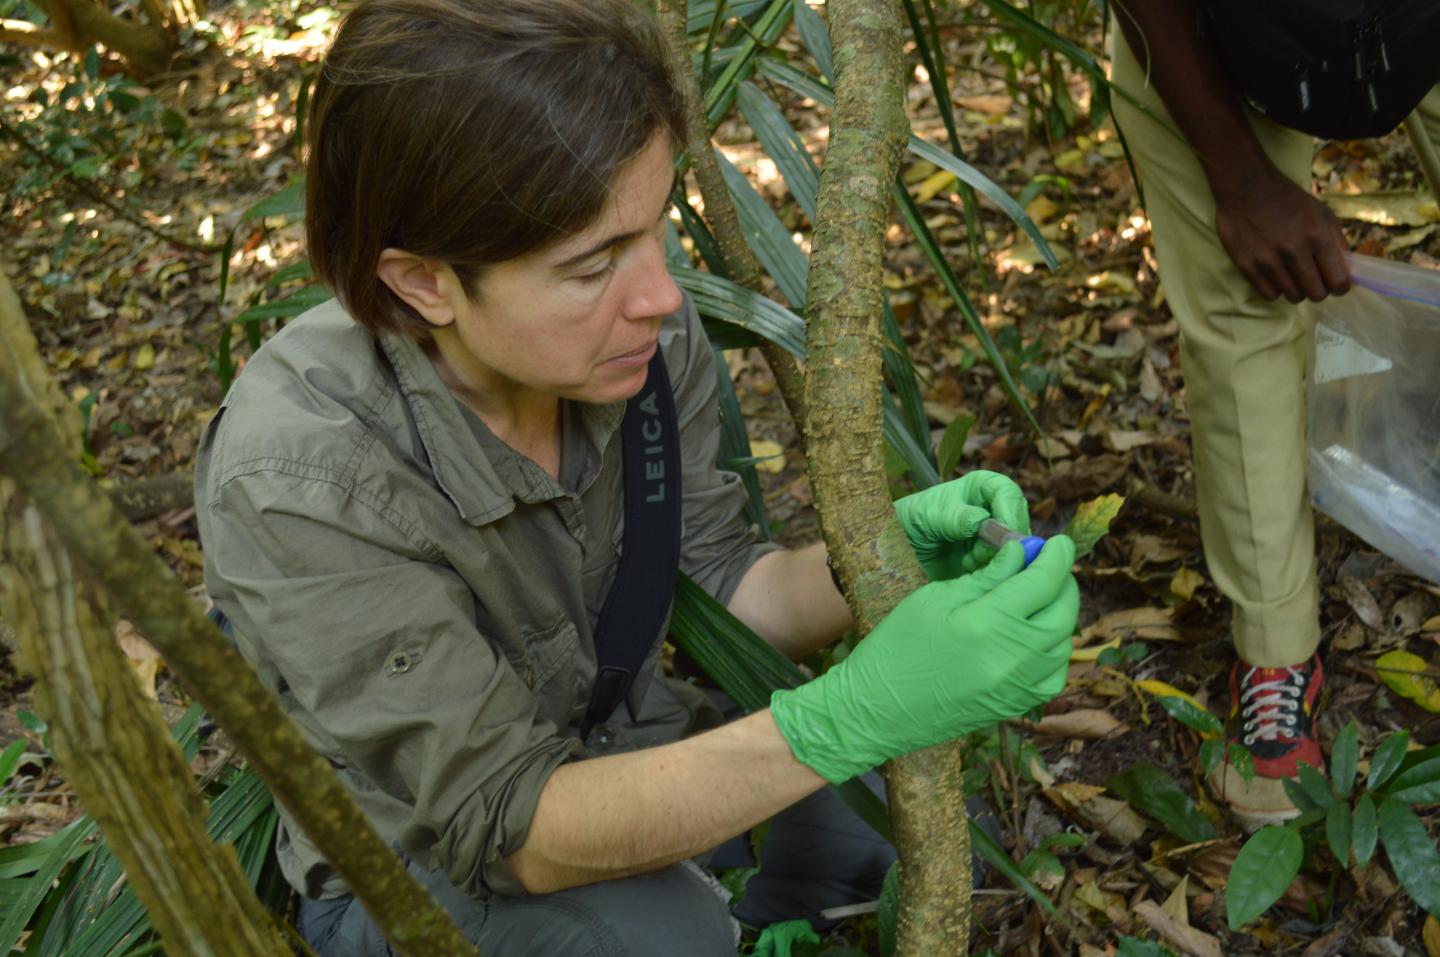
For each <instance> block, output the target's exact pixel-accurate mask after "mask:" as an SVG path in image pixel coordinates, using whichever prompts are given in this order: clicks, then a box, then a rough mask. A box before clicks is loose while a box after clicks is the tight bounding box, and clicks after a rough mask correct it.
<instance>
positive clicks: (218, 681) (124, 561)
mask: <svg viewBox="0 0 1440 957" xmlns="http://www.w3.org/2000/svg"><path fill="white" fill-rule="evenodd" d="M46 381H47V380H46V378H45V376H44V373H43V366H42V363H41V361H40V358H39V355H38V352H37V351H36V348H35V342H34V339H33V337H31V336H30V334H29V330H28V328H27V327H26V326H25V320H24V317H23V316H22V315H21V313H20V306H19V302H18V300H17V299H16V298H15V295H14V293H13V292H12V291H11V289H10V285H9V283H8V281H7V280H6V279H5V277H4V275H3V273H0V475H4V476H8V478H9V479H10V480H11V481H12V482H13V483H14V487H15V488H17V489H18V491H19V492H20V493H21V494H23V495H24V496H25V497H26V498H28V499H29V501H30V503H31V504H32V505H33V507H34V509H35V512H36V513H38V514H39V515H42V516H44V518H45V519H46V520H47V521H48V522H49V523H50V525H51V526H53V528H54V531H55V534H56V537H57V538H58V540H59V543H63V546H64V550H65V551H66V552H68V555H69V557H70V558H71V559H73V560H75V562H76V563H77V565H79V566H80V567H81V568H83V569H84V571H85V572H88V574H89V576H90V577H91V578H93V580H94V581H96V582H97V583H98V584H99V585H100V586H102V587H103V588H104V590H105V591H106V593H107V594H108V596H109V598H110V599H111V600H113V601H114V603H115V604H116V605H117V606H118V607H119V608H120V610H121V611H122V612H123V613H124V614H125V616H126V617H127V618H129V619H130V620H131V621H132V622H134V623H135V624H136V626H137V627H138V628H139V629H140V631H141V632H142V633H143V634H144V635H145V636H146V638H148V639H149V640H150V641H151V643H152V644H154V645H155V647H156V648H157V649H158V650H159V651H160V653H161V654H162V655H164V656H165V660H166V663H167V664H168V665H169V666H170V668H171V669H172V670H173V671H174V672H175V673H176V674H177V675H179V676H180V678H181V679H182V680H184V681H185V683H186V685H187V686H188V687H189V688H190V690H191V691H192V692H193V693H194V695H195V697H196V698H197V699H199V701H200V702H201V704H203V705H204V706H205V708H206V709H207V710H208V711H209V712H210V715H211V716H212V717H213V718H214V719H215V720H216V722H217V723H219V725H220V726H221V727H223V728H224V729H225V731H226V732H227V733H228V734H229V735H230V738H231V740H233V741H234V742H235V744H236V745H237V747H238V748H239V749H240V751H241V753H243V754H244V755H245V757H246V758H247V759H248V760H249V761H250V764H251V766H252V767H254V768H255V770H256V771H257V772H258V773H259V775H260V776H261V778H263V779H264V781H265V783H266V784H267V785H268V786H269V788H270V791H271V793H272V794H273V795H274V796H275V798H276V799H277V800H279V801H281V802H282V803H284V805H285V806H286V807H287V808H288V809H289V810H290V811H291V812H292V813H293V814H294V816H295V818H296V820H297V821H298V822H299V823H300V826H301V827H302V828H304V830H305V832H306V834H308V835H309V836H310V837H311V838H312V839H313V840H314V841H315V842H316V844H317V845H318V846H319V847H320V849H321V850H322V852H324V854H325V855H326V857H327V859H328V860H329V861H330V863H331V864H332V865H333V866H334V867H335V870H336V871H337V872H338V873H339V874H340V876H341V878H342V879H343V880H344V881H345V882H346V884H348V885H349V887H350V889H351V890H352V891H353V892H354V893H355V895H356V897H358V898H359V899H360V900H361V902H362V903H363V904H364V905H365V907H366V909H367V910H368V911H369V912H370V914H371V916H372V917H373V918H374V919H375V922H376V924H377V925H378V926H379V927H380V928H381V930H382V931H383V932H384V933H385V935H386V937H387V938H388V939H389V940H390V943H391V945H392V947H393V948H394V949H395V951H396V952H397V953H399V954H404V955H406V957H462V955H463V957H471V955H474V953H475V949H474V948H473V947H471V946H470V945H469V944H468V943H467V942H466V941H465V940H464V938H463V937H461V935H460V933H459V931H457V930H456V929H455V926H454V924H453V923H452V922H451V921H450V919H449V917H448V916H447V915H446V914H445V912H444V911H443V910H441V909H440V908H439V907H438V906H437V905H436V904H435V902H434V900H433V899H432V898H431V897H430V896H429V895H428V894H427V893H426V892H425V890H424V889H423V888H422V887H420V885H419V884H418V883H416V882H415V881H414V880H413V879H411V878H410V876H409V875H408V874H407V873H406V871H405V868H404V867H403V866H402V864H401V862H400V859H399V857H398V856H397V855H396V854H395V852H394V851H393V850H391V849H390V847H389V846H388V845H386V844H385V842H384V841H382V840H381V839H380V837H379V836H378V835H377V834H376V833H375V831H374V829H373V828H371V827H370V823H369V821H368V820H367V819H366V818H365V816H364V815H363V814H362V813H361V812H360V809H359V808H358V807H357V806H356V804H355V802H354V800H353V799H352V798H351V797H350V794H349V792H348V791H346V790H345V788H344V786H343V785H342V784H341V783H340V780H339V778H337V777H336V775H335V773H334V771H333V770H332V769H331V768H330V765H329V763H328V762H326V761H325V760H324V759H323V758H321V757H320V756H319V755H318V754H316V753H315V752H314V751H313V750H312V749H311V748H310V747H309V745H308V744H307V743H306V742H305V740H304V738H303V737H302V736H301V734H300V731H299V729H297V728H296V727H295V725H294V724H293V723H292V722H291V721H290V720H289V718H288V717H286V716H285V714H284V713H283V712H282V711H281V710H280V707H279V705H278V703H277V702H276V700H275V698H274V696H273V695H272V694H270V692H269V691H267V690H266V689H265V688H264V686H262V685H261V684H260V681H259V679H258V678H257V677H256V676H255V673H254V671H252V670H251V668H250V666H249V665H248V664H246V662H245V661H244V660H243V659H242V658H241V657H240V656H239V654H238V653H237V652H236V651H235V649H234V648H233V647H232V646H231V644H230V642H229V641H227V640H226V639H225V637H224V636H223V635H221V634H220V632H219V631H218V630H217V629H216V628H215V626H214V625H213V624H211V623H210V622H209V621H208V620H207V619H206V618H205V615H204V613H203V612H201V611H200V608H199V606H198V605H197V604H196V603H195V602H194V601H193V600H192V599H191V598H190V596H189V595H188V594H186V592H185V589H184V588H182V587H181V586H180V584H179V582H178V581H176V580H175V578H174V576H173V575H172V574H171V573H170V571H169V569H167V568H166V567H165V564H164V563H163V562H162V561H161V560H160V559H159V557H157V556H156V555H155V554H154V552H152V551H151V549H150V547H149V545H148V544H147V543H146V542H145V540H144V539H143V538H141V537H140V535H139V534H138V533H137V532H136V531H135V530H134V529H133V528H131V527H130V525H129V524H128V523H127V522H126V521H125V520H124V518H123V517H122V516H121V515H120V513H119V512H118V511H117V510H116V508H115V506H114V504H113V503H112V502H111V501H110V499H109V497H108V496H106V495H105V493H104V492H102V491H101V490H100V489H99V488H98V487H96V485H95V483H94V482H93V481H92V480H91V479H90V477H89V476H88V475H86V474H85V472H84V471H83V470H82V469H81V468H80V466H79V464H78V459H77V457H76V456H75V455H74V454H72V446H73V444H74V438H73V437H74V436H78V435H79V430H78V428H74V427H73V423H72V425H71V427H67V428H66V429H65V431H64V432H63V433H62V431H61V430H60V428H59V427H58V426H57V424H56V421H55V419H54V417H53V416H52V412H53V411H54V410H55V409H56V408H57V407H58V406H60V405H61V403H63V400H60V399H58V398H57V397H56V396H55V395H54V390H52V389H50V388H49V387H48V386H47V385H46V384H45V383H46ZM10 497H13V494H12V496H10ZM26 534H27V537H28V535H29V533H28V532H27V533H26ZM36 540H38V541H42V542H47V543H48V544H46V546H45V547H46V548H47V549H49V551H50V552H51V554H59V552H58V548H59V544H57V543H56V542H55V541H54V540H53V539H50V538H49V537H48V533H43V534H42V535H41V538H39V539H36ZM12 542H13V540H12ZM43 580H44V579H43V577H40V578H36V581H43ZM77 607H78V606H77ZM54 620H57V621H61V622H62V624H63V623H64V619H63V616H61V615H60V613H59V612H56V613H55V618H54ZM31 624H32V625H35V624H37V623H33V622H32V623H31ZM12 627H15V628H16V630H17V631H19V630H20V629H21V628H22V627H25V623H24V622H21V623H18V624H13V625H12ZM67 627H72V626H68V625H67ZM62 630H63V629H62ZM72 630H73V627H72ZM77 640H78V639H75V638H69V639H66V643H60V639H59V638H55V637H46V638H44V641H45V642H46V643H47V646H48V647H50V648H52V649H53V650H55V651H56V652H57V653H58V654H60V656H61V659H62V660H61V661H58V662H50V661H47V660H37V661H36V662H35V663H36V665H37V666H40V668H41V674H40V676H39V677H40V679H41V681H42V682H48V681H50V680H51V676H50V673H49V672H50V671H51V669H52V667H59V666H63V667H65V668H71V667H73V668H79V669H82V671H83V669H84V668H85V667H87V665H88V658H86V657H83V656H82V657H80V658H73V659H72V658H71V657H69V656H71V655H73V654H76V653H79V649H80V647H81V646H80V645H78V644H76V643H75V642H76V641H77ZM33 641H34V638H33V637H30V636H27V637H24V638H22V643H24V644H29V643H31V642H33ZM36 647H40V646H38V645H37V646H36ZM71 693H74V692H73V689H72V691H71ZM52 698H53V703H54V705H55V706H56V708H72V709H76V708H79V707H80V705H79V703H78V702H75V701H71V700H66V699H65V698H62V697H61V695H60V691H59V690H58V689H57V690H56V691H55V692H53V693H52ZM78 720H79V724H78V725H77V727H83V728H86V729H91V728H92V727H93V726H92V724H91V723H90V722H89V721H88V719H85V718H83V716H82V717H81V718H80V719H78ZM75 747H76V749H77V751H76V753H77V754H79V755H80V756H81V757H82V759H83V758H84V757H85V756H86V755H88V754H89V753H90V752H89V751H88V750H83V749H84V748H85V747H86V746H84V745H80V744H78V743H77V744H76V745H75ZM69 772H70V774H71V776H72V780H75V781H76V782H77V787H78V786H79V784H80V781H82V780H85V779H86V775H85V773H84V771H83V770H82V772H81V774H80V775H79V777H76V774H75V768H74V767H70V768H69ZM105 786H106V787H111V786H113V781H112V780H110V778H109V777H107V778H106V785H105ZM81 798H82V800H86V799H87V798H86V795H85V794H84V793H81ZM106 799H107V795H106V794H102V795H101V803H102V805H103V804H104V802H105V800H106ZM202 833H203V830H202ZM147 853H151V854H154V853H163V845H155V846H152V847H151V848H150V849H149V850H148V851H147ZM127 864H128V862H127ZM203 886H205V885H193V887H194V888H198V887H203ZM138 890H139V888H138V887H137V891H138ZM194 892H195V891H194V890H193V889H192V891H191V893H194ZM252 896H253V895H252ZM148 903H149V902H147V906H148ZM256 906H257V907H258V906H259V905H258V904H257V905H256ZM152 913H154V912H153V911H152ZM187 929H188V930H190V931H192V932H205V933H210V934H215V935H217V936H223V935H228V934H232V933H233V928H232V927H231V926H230V925H229V924H228V923H224V924H211V925H209V926H208V927H207V926H203V925H197V926H196V927H192V928H187ZM162 932H164V931H163V930H162ZM213 952H214V953H224V952H226V951H222V950H219V949H218V948H217V949H214V950H213ZM254 952H258V953H267V952H268V951H265V950H261V951H254Z"/></svg>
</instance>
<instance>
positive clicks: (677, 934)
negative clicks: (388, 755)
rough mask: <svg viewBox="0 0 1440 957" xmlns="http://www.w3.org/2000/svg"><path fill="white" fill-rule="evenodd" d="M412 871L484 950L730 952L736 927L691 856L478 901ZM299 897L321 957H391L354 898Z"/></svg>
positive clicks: (598, 954)
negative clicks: (619, 875) (621, 876)
mask: <svg viewBox="0 0 1440 957" xmlns="http://www.w3.org/2000/svg"><path fill="white" fill-rule="evenodd" d="M410 873H411V874H413V875H414V876H415V877H416V878H417V879H419V880H420V881H421V882H422V883H424V885H425V887H426V889H427V890H429V891H430V893H431V894H433V895H434V896H435V899H436V900H437V901H439V902H440V906H442V907H444V908H445V910H446V911H447V912H448V913H449V914H450V916H451V918H452V919H453V920H454V921H455V924H456V926H457V927H459V928H460V932H461V933H462V934H464V935H465V937H466V939H467V940H469V941H470V942H471V943H473V944H474V945H475V946H476V948H477V949H478V950H479V952H480V953H481V954H483V955H485V957H673V955H675V954H686V955H693V957H735V954H736V950H737V946H738V944H739V937H740V935H739V927H738V925H736V924H735V922H734V920H733V919H731V917H730V912H729V907H728V904H727V902H726V899H725V896H724V890H723V888H720V887H719V886H718V885H716V884H715V883H714V882H713V880H712V879H711V878H710V877H709V876H708V875H706V874H705V873H704V872H703V871H702V870H700V868H698V867H696V866H695V865H694V864H691V863H689V862H686V863H683V864H679V865H676V866H674V867H667V868H665V869H664V870H660V871H655V872H653V873H650V874H642V875H639V876H637V877H630V878H626V879H625V880H619V881H604V882H602V883H599V884H589V885H586V886H585V887H575V888H571V889H570V890H566V891H560V892H558V893H555V894H536V895H533V896H528V897H503V898H501V897H497V898H492V899H490V900H488V901H479V900H475V899H474V898H471V897H469V896H467V895H465V894H463V893H461V892H460V891H458V890H456V889H455V888H454V887H452V886H451V885H450V883H449V882H448V881H447V880H446V879H445V876H444V875H443V874H441V873H438V872H436V873H431V874H422V873H421V872H420V871H419V870H418V869H417V868H416V867H415V866H414V865H412V866H411V868H410ZM347 900H348V903H336V902H330V901H302V903H301V909H300V930H301V933H302V935H303V936H304V937H305V939H306V940H307V941H309V942H310V943H311V945H312V946H314V947H315V951H316V953H317V954H318V955H319V957H390V955H391V953H392V951H391V950H390V948H389V945H388V944H386V942H385V939H384V938H383V937H382V936H381V935H380V932H379V931H378V930H377V929H376V927H375V924H374V922H373V921H372V920H371V919H370V915H369V914H367V913H366V912H365V909H364V908H363V907H362V906H361V905H360V904H359V902H358V901H355V900H353V899H347Z"/></svg>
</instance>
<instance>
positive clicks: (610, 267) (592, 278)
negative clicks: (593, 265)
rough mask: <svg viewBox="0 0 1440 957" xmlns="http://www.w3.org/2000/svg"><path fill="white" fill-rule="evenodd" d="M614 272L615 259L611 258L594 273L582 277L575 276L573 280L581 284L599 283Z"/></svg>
mask: <svg viewBox="0 0 1440 957" xmlns="http://www.w3.org/2000/svg"><path fill="white" fill-rule="evenodd" d="M614 271H615V257H614V256H611V257H610V258H609V259H607V260H605V265H604V266H601V267H600V268H599V269H597V270H596V271H595V272H587V273H584V274H583V275H579V276H576V277H575V278H576V279H578V280H579V281H581V282H599V281H600V280H601V279H604V278H605V277H606V276H608V275H610V274H611V273H612V272H614Z"/></svg>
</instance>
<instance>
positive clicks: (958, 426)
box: [939, 413, 975, 478]
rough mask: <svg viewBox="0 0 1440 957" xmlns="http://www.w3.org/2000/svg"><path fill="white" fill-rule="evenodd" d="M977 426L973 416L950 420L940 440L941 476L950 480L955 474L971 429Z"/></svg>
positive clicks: (959, 416)
mask: <svg viewBox="0 0 1440 957" xmlns="http://www.w3.org/2000/svg"><path fill="white" fill-rule="evenodd" d="M974 424H975V416H973V415H965V414H963V413H962V414H961V415H957V416H955V418H953V419H951V420H950V424H949V425H947V426H946V427H945V434H944V435H943V436H941V438H940V456H939V457H940V469H939V470H940V476H941V478H949V477H950V476H951V475H954V474H955V469H956V468H957V467H958V466H959V465H960V457H961V456H962V455H964V454H965V439H966V438H968V437H969V435H970V428H971V427H972V426H973V425H974Z"/></svg>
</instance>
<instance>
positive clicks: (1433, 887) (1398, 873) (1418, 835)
mask: <svg viewBox="0 0 1440 957" xmlns="http://www.w3.org/2000/svg"><path fill="white" fill-rule="evenodd" d="M1379 817H1380V837H1381V838H1382V839H1383V840H1384V841H1385V853H1386V855H1387V856H1388V857H1389V858H1390V867H1391V869H1393V870H1394V871H1395V877H1396V879H1397V880H1399V881H1400V886H1401V887H1403V888H1405V890H1406V892H1407V893H1408V894H1409V895H1410V897H1411V898H1412V899H1413V900H1414V901H1415V903H1417V904H1419V905H1420V906H1421V907H1423V908H1425V910H1426V911H1428V912H1429V913H1430V914H1431V915H1440V851H1436V850H1435V843H1434V841H1432V840H1431V839H1430V834H1429V832H1427V831H1426V830H1425V825H1424V824H1423V823H1421V821H1420V818H1418V817H1416V815H1415V812H1414V811H1412V810H1410V807H1409V806H1408V805H1407V804H1406V803H1405V802H1404V801H1401V800H1399V799H1398V798H1393V797H1387V798H1386V799H1385V800H1384V801H1382V802H1381V803H1380V815H1379ZM1232 883H1233V879H1232Z"/></svg>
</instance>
